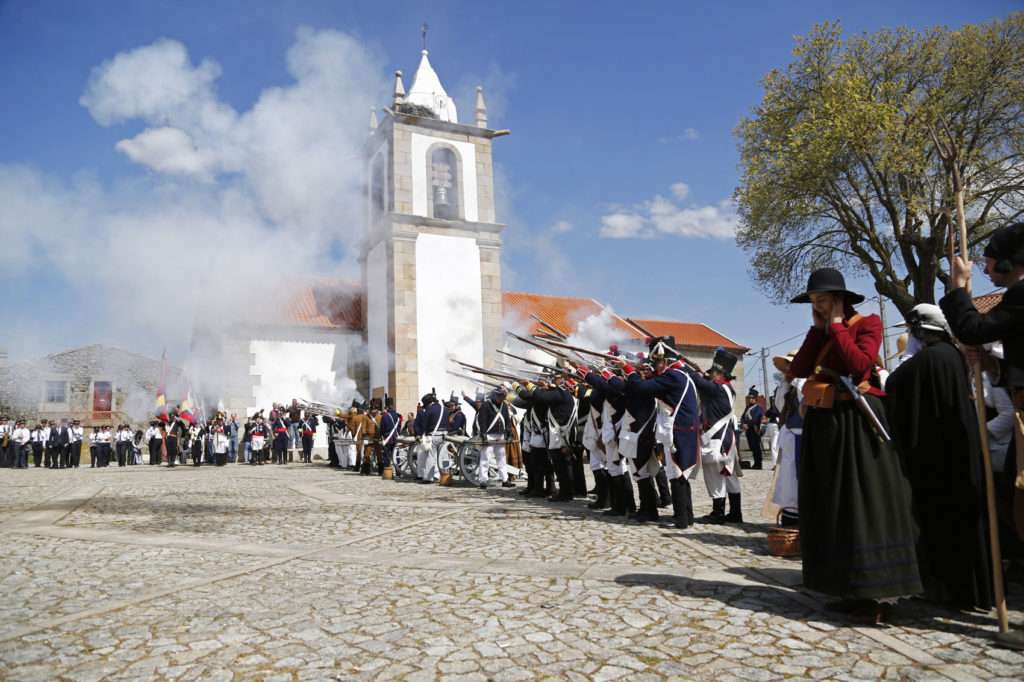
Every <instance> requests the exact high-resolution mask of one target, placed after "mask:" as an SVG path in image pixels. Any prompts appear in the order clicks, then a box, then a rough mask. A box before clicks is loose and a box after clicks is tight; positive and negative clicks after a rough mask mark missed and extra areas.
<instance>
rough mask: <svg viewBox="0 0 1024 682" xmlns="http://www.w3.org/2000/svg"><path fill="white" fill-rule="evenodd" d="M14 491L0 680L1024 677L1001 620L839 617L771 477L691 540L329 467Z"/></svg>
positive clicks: (53, 475)
mask: <svg viewBox="0 0 1024 682" xmlns="http://www.w3.org/2000/svg"><path fill="white" fill-rule="evenodd" d="M0 471H2V473H0V475H2V476H3V479H4V482H3V485H2V486H0V541H2V542H3V547H4V551H3V552H2V556H0V594H2V595H3V597H2V599H0V678H2V679H9V680H52V679H68V680H101V679H103V680H106V679H138V678H146V679H148V678H159V679H182V680H191V679H202V680H234V679H272V680H328V679H354V680H355V679H407V680H426V679H435V678H441V679H451V680H485V679H494V680H520V679H523V680H525V679H533V678H539V677H552V678H557V679H570V680H584V679H595V680H611V679H618V678H627V677H628V679H630V680H646V679H651V680H658V679H744V680H773V679H783V678H787V679H788V678H802V679H844V680H852V679H880V678H885V679H904V678H907V679H914V680H919V679H920V680H924V679H929V680H930V679H936V680H942V679H955V680H967V679H1020V678H1024V654H1021V653H1018V652H1012V651H1007V650H1004V649H999V648H996V647H994V646H992V644H991V641H990V636H991V634H992V633H993V632H994V631H995V623H994V619H993V617H992V615H991V614H983V613H959V612H950V611H945V610H942V609H938V608H936V607H931V606H928V605H926V604H924V603H923V602H920V601H917V600H908V601H903V602H900V603H899V604H898V605H897V610H896V615H895V617H894V619H893V623H892V624H891V625H887V626H882V627H878V628H873V627H853V626H850V625H849V624H847V623H845V622H843V621H842V620H841V619H836V618H835V617H833V616H831V615H829V614H826V613H825V612H824V611H823V610H822V604H823V601H824V598H823V596H822V595H819V594H815V593H812V592H809V591H805V590H803V589H802V588H801V586H800V563H799V560H798V559H782V558H777V557H773V556H771V555H769V554H768V551H767V540H766V538H765V528H766V527H767V526H768V525H769V522H768V521H767V520H766V519H763V518H761V517H760V515H759V511H760V508H761V504H762V502H763V500H764V496H765V494H766V491H767V489H768V486H769V484H770V476H771V472H768V471H749V472H746V473H747V475H746V476H745V477H744V479H743V485H744V515H745V517H746V520H747V523H744V524H730V525H726V526H697V527H695V528H692V529H688V530H685V531H666V530H663V529H659V528H657V527H652V526H651V525H637V524H634V523H624V522H622V521H619V520H608V519H606V518H605V517H602V516H601V515H600V514H598V513H596V512H593V511H591V510H589V509H587V508H586V501H584V500H577V501H573V502H571V503H567V504H553V503H548V502H546V501H537V500H525V499H523V498H521V497H519V496H518V495H517V494H516V491H515V490H511V489H501V488H492V489H489V490H479V489H475V488H470V487H467V486H462V485H459V484H458V483H456V484H455V485H453V486H451V487H445V488H442V487H439V486H426V485H415V484H413V483H412V482H409V481H400V480H399V481H384V480H380V479H377V478H375V477H362V476H358V475H355V474H352V473H349V472H338V471H333V470H329V469H328V468H327V467H326V466H324V465H323V464H322V463H314V464H312V465H306V464H292V465H289V466H287V467H279V466H264V467H249V466H241V465H231V466H228V467H224V468H216V467H203V468H200V469H192V468H191V467H179V468H176V469H174V470H169V469H167V468H166V467H159V468H157V467H148V466H138V467H128V468H125V469H116V468H113V469H102V470H95V469H93V470H90V469H77V470H67V471H47V470H43V469H34V468H30V469H27V470H17V471H15V470H7V469H4V470H0ZM694 507H695V511H697V513H698V515H699V514H703V513H705V512H707V511H708V510H709V509H710V503H709V501H708V499H707V496H706V494H705V492H704V489H703V485H702V484H700V483H696V484H695V485H694ZM1010 587H1011V590H1012V588H1016V590H1017V591H1016V592H1013V591H1011V594H1010V607H1011V612H1010V619H1011V622H1013V623H1015V624H1017V626H1018V627H1019V626H1020V624H1021V622H1022V620H1024V618H1022V615H1024V614H1022V606H1024V599H1022V597H1021V594H1020V591H1021V586H1020V585H1019V584H1011V586H1010Z"/></svg>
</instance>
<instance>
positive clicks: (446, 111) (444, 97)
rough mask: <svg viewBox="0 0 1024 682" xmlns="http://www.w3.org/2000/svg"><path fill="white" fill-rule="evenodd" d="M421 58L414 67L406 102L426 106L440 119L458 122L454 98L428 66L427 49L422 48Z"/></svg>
mask: <svg viewBox="0 0 1024 682" xmlns="http://www.w3.org/2000/svg"><path fill="white" fill-rule="evenodd" d="M422 54H423V58H422V59H420V66H419V68H418V69H416V75H415V76H413V77H412V86H411V87H410V88H409V94H408V95H407V96H406V98H405V102H406V103H408V104H418V105H419V106H423V107H427V108H428V109H430V110H431V111H433V112H434V113H435V114H437V117H438V118H439V119H440V120H442V121H447V122H448V123H458V122H459V117H458V113H457V112H456V110H455V100H453V99H452V98H451V97H449V96H448V93H447V92H445V90H444V87H443V86H442V85H441V79H440V78H438V77H437V73H436V72H435V71H434V69H433V67H432V66H430V60H429V59H427V51H426V50H423V53H422Z"/></svg>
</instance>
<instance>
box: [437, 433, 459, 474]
mask: <svg viewBox="0 0 1024 682" xmlns="http://www.w3.org/2000/svg"><path fill="white" fill-rule="evenodd" d="M458 467H459V451H458V449H457V448H456V447H455V444H454V443H450V442H448V441H445V442H444V443H442V444H441V449H440V450H439V451H438V453H437V470H438V471H440V472H441V473H449V474H454V473H455V471H456V469H458Z"/></svg>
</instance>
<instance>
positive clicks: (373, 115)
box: [370, 107, 377, 133]
mask: <svg viewBox="0 0 1024 682" xmlns="http://www.w3.org/2000/svg"><path fill="white" fill-rule="evenodd" d="M376 129H377V107H370V132H371V133H372V132H373V131H374V130H376Z"/></svg>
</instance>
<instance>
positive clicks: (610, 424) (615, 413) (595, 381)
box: [577, 367, 636, 516]
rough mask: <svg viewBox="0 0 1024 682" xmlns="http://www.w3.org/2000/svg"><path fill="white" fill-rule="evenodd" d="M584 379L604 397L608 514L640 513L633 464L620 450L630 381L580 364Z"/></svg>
mask: <svg viewBox="0 0 1024 682" xmlns="http://www.w3.org/2000/svg"><path fill="white" fill-rule="evenodd" d="M577 371H578V372H579V374H580V375H581V376H582V377H583V380H584V381H586V382H587V384H589V385H590V386H591V387H592V388H593V389H594V391H595V392H597V393H599V394H600V395H601V397H602V398H603V399H604V405H603V407H602V408H601V432H600V438H601V443H602V445H604V459H605V466H606V467H607V469H608V503H609V506H610V508H609V509H608V510H607V511H605V512H604V515H605V516H627V515H628V514H631V513H634V512H636V499H635V498H634V497H633V482H632V479H631V477H630V475H629V472H628V471H627V470H628V467H629V464H628V463H627V462H626V461H625V459H624V457H623V456H622V454H621V453H620V452H619V428H620V425H621V424H622V420H623V419H625V417H626V382H625V381H624V380H623V379H622V377H618V376H615V375H614V374H613V373H612V372H611V371H610V370H608V369H602V370H601V372H600V373H598V372H594V371H591V370H589V369H588V368H586V367H580V368H579V370H577Z"/></svg>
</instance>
